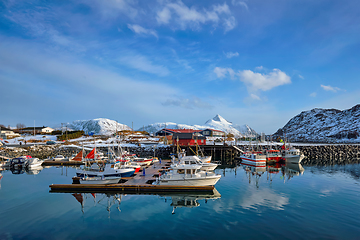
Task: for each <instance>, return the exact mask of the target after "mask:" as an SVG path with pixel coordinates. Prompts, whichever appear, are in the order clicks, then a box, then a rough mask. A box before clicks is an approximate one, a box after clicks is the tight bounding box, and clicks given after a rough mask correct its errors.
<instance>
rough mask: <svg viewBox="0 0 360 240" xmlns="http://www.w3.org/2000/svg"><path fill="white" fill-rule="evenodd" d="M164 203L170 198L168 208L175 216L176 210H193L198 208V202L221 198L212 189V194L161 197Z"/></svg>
mask: <svg viewBox="0 0 360 240" xmlns="http://www.w3.org/2000/svg"><path fill="white" fill-rule="evenodd" d="M161 197H164V200H165V202H166V201H167V199H168V198H171V201H172V202H171V204H170V206H172V207H173V210H172V212H171V213H172V214H175V209H176V208H184V207H185V208H194V207H198V206H200V203H199V201H200V200H204V202H205V203H207V201H208V200H210V199H211V200H215V199H218V198H221V194H220V193H219V192H218V191H217V190H216V189H215V188H214V190H213V192H212V193H196V194H191V193H187V194H173V195H165V196H164V195H162V196H161Z"/></svg>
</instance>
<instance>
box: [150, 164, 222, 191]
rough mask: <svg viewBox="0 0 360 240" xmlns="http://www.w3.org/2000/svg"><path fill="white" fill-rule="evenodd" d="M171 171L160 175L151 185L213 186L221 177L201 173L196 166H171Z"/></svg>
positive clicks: (204, 172)
mask: <svg viewBox="0 0 360 240" xmlns="http://www.w3.org/2000/svg"><path fill="white" fill-rule="evenodd" d="M171 168H172V170H170V171H169V172H166V173H165V174H162V175H161V176H160V177H159V178H158V179H157V181H156V182H154V183H153V184H158V185H177V186H214V185H215V184H216V183H217V182H218V181H219V179H220V178H221V175H219V174H215V173H214V172H206V171H201V170H200V169H201V165H198V164H192V165H191V164H173V165H171Z"/></svg>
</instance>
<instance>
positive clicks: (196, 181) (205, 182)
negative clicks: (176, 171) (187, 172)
mask: <svg viewBox="0 0 360 240" xmlns="http://www.w3.org/2000/svg"><path fill="white" fill-rule="evenodd" d="M220 178H221V175H215V176H210V177H203V178H185V179H171V178H163V179H160V180H159V182H158V184H159V185H167V186H214V185H215V184H216V183H217V182H218V181H219V179H220Z"/></svg>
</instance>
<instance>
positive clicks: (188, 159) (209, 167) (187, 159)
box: [172, 155, 218, 171]
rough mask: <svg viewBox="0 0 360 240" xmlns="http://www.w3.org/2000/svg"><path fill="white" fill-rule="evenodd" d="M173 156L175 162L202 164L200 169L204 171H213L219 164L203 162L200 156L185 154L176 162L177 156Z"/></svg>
mask: <svg viewBox="0 0 360 240" xmlns="http://www.w3.org/2000/svg"><path fill="white" fill-rule="evenodd" d="M172 157H173V162H174V164H186V165H189V164H190V165H194V164H197V165H201V168H200V170H202V171H213V170H215V168H217V166H218V164H216V163H207V162H202V161H201V159H200V158H199V157H198V156H195V155H194V156H184V157H182V158H180V160H179V161H178V162H176V160H175V157H174V156H172Z"/></svg>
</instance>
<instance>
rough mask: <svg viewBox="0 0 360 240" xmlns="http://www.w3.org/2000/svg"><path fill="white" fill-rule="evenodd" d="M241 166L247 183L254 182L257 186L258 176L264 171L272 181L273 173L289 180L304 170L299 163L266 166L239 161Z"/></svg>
mask: <svg viewBox="0 0 360 240" xmlns="http://www.w3.org/2000/svg"><path fill="white" fill-rule="evenodd" d="M240 165H241V166H242V167H243V169H244V171H245V173H246V175H247V177H248V179H249V184H251V183H252V182H255V186H256V187H257V188H259V181H260V178H261V177H262V176H263V175H264V174H265V173H266V179H267V181H269V182H270V183H271V182H272V181H273V175H278V174H279V175H280V176H281V177H280V178H281V179H283V180H284V182H286V181H289V180H290V179H291V178H293V177H294V176H299V175H302V174H303V173H304V171H305V169H304V168H303V166H302V165H301V164H300V163H286V164H280V163H276V164H272V165H267V166H259V165H252V164H249V163H240Z"/></svg>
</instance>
